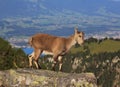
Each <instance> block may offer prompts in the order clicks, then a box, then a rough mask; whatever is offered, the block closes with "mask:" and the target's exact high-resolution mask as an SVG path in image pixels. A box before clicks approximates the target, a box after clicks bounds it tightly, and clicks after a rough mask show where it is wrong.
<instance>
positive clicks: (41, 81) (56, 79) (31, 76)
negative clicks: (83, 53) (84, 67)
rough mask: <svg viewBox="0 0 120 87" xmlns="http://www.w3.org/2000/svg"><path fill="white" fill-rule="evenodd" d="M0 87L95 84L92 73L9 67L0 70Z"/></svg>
mask: <svg viewBox="0 0 120 87" xmlns="http://www.w3.org/2000/svg"><path fill="white" fill-rule="evenodd" d="M0 87H97V84H96V78H95V76H94V74H93V73H81V74H75V73H63V72H54V71H50V70H34V69H16V70H13V69H11V70H5V71H0Z"/></svg>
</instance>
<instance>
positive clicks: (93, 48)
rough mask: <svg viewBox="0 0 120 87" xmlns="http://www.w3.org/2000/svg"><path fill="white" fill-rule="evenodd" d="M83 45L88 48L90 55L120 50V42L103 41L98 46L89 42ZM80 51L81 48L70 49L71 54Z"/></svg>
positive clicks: (82, 49)
mask: <svg viewBox="0 0 120 87" xmlns="http://www.w3.org/2000/svg"><path fill="white" fill-rule="evenodd" d="M84 45H85V46H88V48H89V49H90V53H91V54H94V53H96V54H98V53H102V52H115V51H118V50H120V41H115V40H105V41H103V42H101V43H100V44H98V43H96V42H91V43H89V44H88V43H85V44H84ZM80 51H84V48H83V46H82V47H78V48H72V49H71V53H76V52H80Z"/></svg>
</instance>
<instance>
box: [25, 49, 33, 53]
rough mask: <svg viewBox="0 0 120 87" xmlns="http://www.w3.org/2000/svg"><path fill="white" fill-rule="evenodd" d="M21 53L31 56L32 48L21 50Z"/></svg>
mask: <svg viewBox="0 0 120 87" xmlns="http://www.w3.org/2000/svg"><path fill="white" fill-rule="evenodd" d="M23 51H24V52H25V53H26V54H31V53H32V52H33V48H23Z"/></svg>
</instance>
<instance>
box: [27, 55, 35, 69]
mask: <svg viewBox="0 0 120 87" xmlns="http://www.w3.org/2000/svg"><path fill="white" fill-rule="evenodd" d="M33 57H34V55H32V54H30V55H29V56H28V58H29V67H30V68H32V62H33Z"/></svg>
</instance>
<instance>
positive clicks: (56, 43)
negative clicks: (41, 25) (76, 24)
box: [29, 29, 84, 70]
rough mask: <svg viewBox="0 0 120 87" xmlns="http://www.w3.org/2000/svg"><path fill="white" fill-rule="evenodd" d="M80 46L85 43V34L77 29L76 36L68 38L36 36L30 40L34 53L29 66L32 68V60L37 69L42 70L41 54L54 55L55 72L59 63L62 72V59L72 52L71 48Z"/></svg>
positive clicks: (30, 56)
mask: <svg viewBox="0 0 120 87" xmlns="http://www.w3.org/2000/svg"><path fill="white" fill-rule="evenodd" d="M76 43H78V44H80V45H81V44H83V43H84V33H83V32H80V31H78V30H77V29H75V32H74V35H71V36H70V37H68V38H63V37H57V36H52V35H49V34H35V35H34V36H32V37H31V38H30V39H29V44H30V45H31V46H32V47H33V48H34V52H33V53H32V54H30V55H29V66H30V67H32V60H34V63H35V65H36V67H37V68H41V67H40V65H39V64H38V58H39V56H40V55H41V53H46V52H47V54H51V55H53V59H54V63H53V65H52V68H53V70H55V65H56V63H57V62H59V70H62V57H63V56H64V55H65V54H66V53H67V52H68V51H69V50H70V48H71V47H72V46H73V45H75V44H76Z"/></svg>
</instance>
